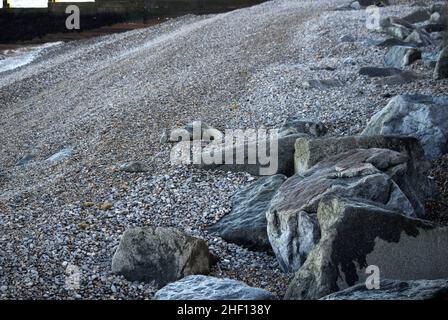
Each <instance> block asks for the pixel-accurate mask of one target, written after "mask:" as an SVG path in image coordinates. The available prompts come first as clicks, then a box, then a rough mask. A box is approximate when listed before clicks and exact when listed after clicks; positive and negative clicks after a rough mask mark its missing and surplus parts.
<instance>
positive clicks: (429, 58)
mask: <svg viewBox="0 0 448 320" xmlns="http://www.w3.org/2000/svg"><path fill="white" fill-rule="evenodd" d="M439 54H440V52H439V51H438V50H434V51H430V52H424V53H422V61H423V64H424V65H425V66H426V67H428V68H435V67H436V64H437V59H438V57H439Z"/></svg>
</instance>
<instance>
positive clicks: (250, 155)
mask: <svg viewBox="0 0 448 320" xmlns="http://www.w3.org/2000/svg"><path fill="white" fill-rule="evenodd" d="M277 137H278V139H276V138H273V139H271V138H268V139H259V140H256V141H247V142H245V143H241V144H234V145H230V146H227V147H226V146H224V147H217V148H211V149H205V150H203V151H202V152H200V153H196V154H193V159H194V160H193V161H194V165H195V166H196V167H198V168H201V169H208V170H221V171H233V172H241V171H244V172H248V173H250V174H252V175H255V176H263V175H275V174H284V175H286V176H291V175H292V174H294V144H295V141H296V140H297V139H298V138H302V137H308V135H307V134H305V133H298V134H291V135H286V136H283V137H280V136H278V135H277ZM273 141H274V142H273ZM259 155H262V158H260V157H259ZM205 159H207V160H205ZM210 159H211V160H210Z"/></svg>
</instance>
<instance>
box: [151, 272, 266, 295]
mask: <svg viewBox="0 0 448 320" xmlns="http://www.w3.org/2000/svg"><path fill="white" fill-rule="evenodd" d="M154 300H275V297H274V295H272V294H271V293H269V292H268V291H265V290H262V289H259V288H253V287H249V286H248V285H247V284H245V283H243V282H240V281H236V280H231V279H220V278H214V277H207V276H201V275H197V276H188V277H186V278H183V279H182V280H179V281H176V282H173V283H170V284H169V285H167V286H165V287H163V288H162V289H160V290H159V291H157V292H156V294H155V296H154Z"/></svg>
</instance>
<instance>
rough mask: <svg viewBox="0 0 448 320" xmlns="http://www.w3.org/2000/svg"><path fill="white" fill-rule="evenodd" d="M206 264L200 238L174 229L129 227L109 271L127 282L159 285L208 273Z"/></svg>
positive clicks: (206, 250)
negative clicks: (122, 277) (121, 276)
mask: <svg viewBox="0 0 448 320" xmlns="http://www.w3.org/2000/svg"><path fill="white" fill-rule="evenodd" d="M210 263H211V260H210V254H209V250H208V247H207V244H206V243H205V241H204V240H201V239H198V238H194V237H191V236H188V235H185V234H183V233H182V232H180V231H179V230H177V229H174V228H160V227H158V228H153V227H145V228H133V229H128V230H126V231H125V232H124V234H123V236H122V238H121V241H120V244H119V246H118V249H117V251H116V252H115V254H114V256H113V259H112V272H113V273H115V274H120V275H123V276H124V277H125V278H126V279H128V280H130V281H144V282H154V283H155V284H156V285H157V286H163V285H166V284H167V283H169V282H173V281H176V280H179V279H181V278H183V277H185V276H188V275H193V274H208V273H209V271H210Z"/></svg>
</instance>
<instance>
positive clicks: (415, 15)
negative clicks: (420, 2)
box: [403, 8, 431, 23]
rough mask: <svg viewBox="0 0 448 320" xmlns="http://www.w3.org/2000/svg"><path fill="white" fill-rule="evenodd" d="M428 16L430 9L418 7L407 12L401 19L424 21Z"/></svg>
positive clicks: (416, 21)
mask: <svg viewBox="0 0 448 320" xmlns="http://www.w3.org/2000/svg"><path fill="white" fill-rule="evenodd" d="M430 17H431V11H430V10H429V9H426V8H425V9H418V10H416V11H414V12H412V13H410V14H408V15H407V16H406V17H404V18H403V20H404V21H406V22H409V23H419V22H425V21H426V20H428V19H429V18H430Z"/></svg>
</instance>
